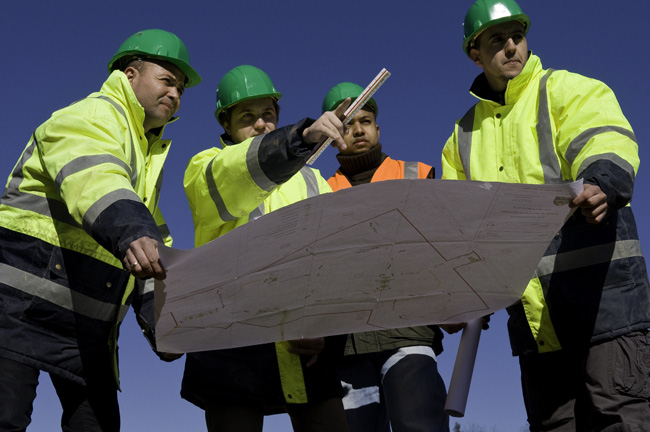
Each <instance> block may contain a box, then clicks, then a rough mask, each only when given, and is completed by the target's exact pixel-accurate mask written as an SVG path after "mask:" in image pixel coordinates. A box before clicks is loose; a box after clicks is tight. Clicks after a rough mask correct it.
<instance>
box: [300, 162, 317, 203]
mask: <svg viewBox="0 0 650 432" xmlns="http://www.w3.org/2000/svg"><path fill="white" fill-rule="evenodd" d="M300 174H302V178H303V179H304V180H305V184H306V185H307V198H311V197H315V196H318V195H320V191H319V190H318V179H317V178H316V174H315V173H314V170H312V169H311V168H307V167H303V168H301V169H300Z"/></svg>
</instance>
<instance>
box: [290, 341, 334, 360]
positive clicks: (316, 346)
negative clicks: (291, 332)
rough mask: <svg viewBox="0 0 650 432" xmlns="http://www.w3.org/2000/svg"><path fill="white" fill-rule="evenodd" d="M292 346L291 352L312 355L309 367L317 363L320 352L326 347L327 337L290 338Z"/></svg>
mask: <svg viewBox="0 0 650 432" xmlns="http://www.w3.org/2000/svg"><path fill="white" fill-rule="evenodd" d="M289 343H290V344H291V348H289V352H292V353H294V354H298V355H310V356H311V358H310V359H309V361H308V362H307V365H306V366H307V367H309V366H311V365H313V364H314V363H316V360H318V354H320V352H321V351H323V348H325V338H322V337H321V338H306V339H295V340H290V341H289Z"/></svg>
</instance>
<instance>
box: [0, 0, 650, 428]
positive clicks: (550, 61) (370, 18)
mask: <svg viewBox="0 0 650 432" xmlns="http://www.w3.org/2000/svg"><path fill="white" fill-rule="evenodd" d="M471 3H472V2H471V1H470V0H462V1H461V0H453V1H452V0H450V1H445V2H441V1H431V0H406V1H394V0H392V1H387V0H375V1H355V0H330V1H327V2H325V1H322V2H316V1H310V0H301V1H299V0H286V1H285V0H280V1H274V2H271V1H260V0H250V1H229V2H226V1H217V0H212V1H207V0H206V1H192V0H185V1H182V2H172V1H169V0H158V1H155V2H153V1H152V2H149V1H146V2H145V1H132V2H124V1H121V0H119V1H111V2H99V1H88V0H86V1H80V0H59V1H52V2H46V1H42V0H21V1H9V0H1V1H0V40H2V57H3V59H4V62H3V64H4V66H3V67H2V69H3V73H2V76H3V77H4V78H2V79H3V80H4V82H5V84H4V86H3V94H4V99H3V103H2V104H0V131H1V134H2V135H1V143H2V144H1V146H2V147H1V148H2V155H1V156H0V176H2V178H3V179H4V178H6V176H8V174H9V172H10V170H11V168H12V167H13V165H14V163H15V162H16V160H17V159H18V157H19V155H20V152H21V151H22V149H23V147H24V145H25V143H26V142H27V140H28V138H29V136H30V134H31V133H32V131H33V130H34V128H36V127H37V126H38V125H39V124H40V123H41V122H43V121H44V120H46V119H47V118H48V117H49V115H50V114H51V112H53V111H54V110H56V109H58V108H60V107H63V106H65V105H68V104H69V103H71V102H73V101H75V100H77V99H80V98H82V97H84V96H86V95H87V94H89V93H91V92H93V91H96V90H98V89H99V87H100V86H101V83H102V82H103V81H104V79H105V78H106V76H107V71H106V64H107V62H108V60H109V59H110V58H111V57H112V55H113V54H114V53H115V51H116V49H117V47H118V46H119V44H120V43H121V42H122V41H123V40H124V39H126V38H127V37H128V36H130V35H131V34H133V33H135V32H136V31H138V30H142V29H147V28H163V29H166V30H170V31H172V32H174V33H176V34H177V35H179V36H180V37H181V38H182V39H183V40H184V41H185V43H186V44H187V46H188V48H189V50H190V54H191V59H192V64H193V66H194V67H195V68H196V69H197V70H198V71H199V72H200V73H201V75H202V76H203V83H202V84H201V85H200V86H198V87H194V88H191V89H189V90H188V91H187V92H186V93H185V95H184V96H183V101H182V102H183V103H182V106H181V109H180V111H179V113H178V114H179V117H180V120H179V121H178V122H176V123H174V124H173V125H171V126H169V127H168V128H167V130H166V133H165V135H166V137H167V138H172V139H173V140H174V143H173V146H172V150H171V156H170V157H169V159H168V161H167V164H166V166H165V181H164V185H163V192H162V199H161V204H160V205H161V208H162V210H163V213H164V215H165V217H166V219H167V222H168V225H169V227H170V229H171V232H172V234H173V236H174V238H175V246H176V247H178V248H190V247H192V245H193V229H192V219H191V216H190V212H189V208H188V205H187V201H186V198H185V194H184V192H183V188H182V176H183V172H184V169H185V165H186V163H187V161H188V160H189V159H190V158H191V157H192V156H193V155H194V154H196V153H198V152H199V151H201V150H203V149H205V148H207V147H212V146H215V145H217V143H218V136H219V135H220V134H221V133H222V130H221V128H220V126H219V125H218V123H217V121H216V120H215V119H214V115H213V113H214V107H215V90H216V87H217V83H218V82H219V79H220V78H221V76H223V74H224V73H226V72H227V71H228V70H229V69H231V68H232V67H234V66H237V65H240V64H253V65H255V66H258V67H260V68H262V69H264V70H265V71H266V72H267V73H268V74H269V75H270V77H271V79H272V80H273V81H274V83H275V85H276V88H277V89H278V90H279V91H281V92H283V93H284V97H283V98H282V100H281V102H280V104H281V107H282V110H281V116H280V123H281V124H288V123H292V122H295V121H297V120H299V119H300V118H302V117H305V116H310V117H316V116H318V115H319V114H320V106H321V102H322V99H323V97H324V95H325V93H326V92H327V91H328V90H329V88H331V87H332V86H333V85H335V84H336V83H338V82H340V81H354V82H357V83H359V84H360V85H362V86H364V87H365V85H366V84H367V83H368V82H369V81H370V80H371V79H372V78H374V77H375V75H376V74H377V73H378V72H379V71H380V70H381V68H382V67H385V68H387V69H388V70H389V71H390V72H391V73H392V76H391V77H390V79H389V80H388V81H387V82H386V83H385V84H384V85H383V87H382V88H381V89H380V90H379V92H378V93H377V95H376V100H377V103H378V104H379V116H378V124H379V125H380V127H381V142H382V144H383V146H384V151H385V152H386V153H388V154H389V155H391V156H392V157H393V158H397V159H404V160H420V161H423V162H427V163H429V164H431V165H434V166H435V167H436V168H437V170H438V175H440V174H441V172H440V170H441V166H440V153H441V150H442V147H443V145H444V143H445V141H446V139H447V138H448V136H449V135H450V133H451V131H452V127H453V124H454V122H455V121H456V120H457V119H458V118H460V117H461V116H462V115H463V114H464V113H465V111H466V110H467V109H468V108H469V107H470V105H471V104H473V103H474V101H475V99H474V98H473V97H472V96H470V95H469V93H468V91H467V90H468V88H469V85H470V83H471V81H472V80H473V78H474V77H475V75H477V74H478V73H479V72H480V70H479V68H478V67H477V66H475V65H474V64H473V63H472V62H470V61H469V59H468V58H467V57H465V55H464V53H463V52H462V50H461V40H462V27H461V23H462V21H463V18H464V16H465V12H466V10H467V8H468V7H469V5H470V4H471ZM520 5H521V6H522V8H523V9H524V11H525V12H526V13H528V15H529V16H530V17H531V30H530V32H529V34H528V45H529V48H530V49H531V50H532V51H533V53H535V54H537V55H539V56H540V57H541V59H542V63H543V65H544V67H546V68H549V67H552V68H554V69H568V70H571V71H573V72H578V73H581V74H583V75H587V76H590V77H592V78H596V79H600V80H602V81H604V82H606V83H607V84H608V85H609V86H610V87H612V89H613V90H614V91H615V93H616V95H617V96H618V100H619V103H620V105H621V106H622V108H623V111H624V112H625V114H626V115H627V118H628V120H629V121H630V123H631V124H632V127H633V128H634V130H635V132H636V136H637V139H638V142H639V144H640V149H639V153H640V156H641V160H642V164H641V168H640V171H639V174H638V177H637V182H636V190H635V196H634V201H633V207H634V209H635V213H636V216H637V221H638V223H639V231H640V235H641V242H642V246H643V247H645V249H646V252H648V251H649V250H650V227H649V226H648V218H647V213H648V210H649V205H648V193H649V192H650V175H649V174H648V173H647V171H645V169H646V165H645V163H644V161H647V160H648V159H649V158H650V150H648V148H647V146H646V143H647V142H648V141H649V140H650V132H649V128H648V125H647V123H645V122H646V121H647V118H648V108H647V103H648V102H647V101H648V96H650V94H649V93H650V92H649V86H648V65H649V63H648V60H647V58H646V57H645V55H644V54H645V51H646V50H645V49H644V45H645V44H646V43H647V39H648V35H647V31H646V29H647V21H648V16H650V3H648V2H647V1H645V0H630V1H626V2H619V3H618V4H616V3H614V2H611V1H604V0H591V1H588V2H587V1H566V0H545V1H543V2H542V1H533V0H520ZM334 156H335V151H334V150H333V149H329V150H327V151H326V152H325V153H324V154H323V155H322V156H321V157H320V159H319V160H318V161H317V162H316V167H317V168H319V169H320V170H321V172H322V174H323V176H325V177H329V176H330V175H331V174H332V173H333V172H334V171H335V169H336V167H337V164H336V160H335V157H334ZM431 223H435V221H431ZM506 318H507V316H506V314H505V312H503V311H501V312H499V313H497V314H496V315H495V316H494V317H493V320H492V325H491V328H490V330H488V331H487V332H484V333H483V336H482V340H481V344H480V347H479V352H478V358H477V365H476V368H475V372H474V379H473V382H472V388H471V391H470V397H469V400H468V404H467V410H466V415H465V417H464V418H462V419H453V418H452V420H451V425H452V427H453V424H454V422H458V423H460V424H461V425H462V426H463V427H470V426H472V425H481V426H483V427H485V429H484V430H485V431H486V432H492V431H504V432H520V431H522V430H524V428H525V424H526V416H525V412H524V408H523V404H522V401H521V395H520V388H519V369H518V364H517V361H516V359H515V358H513V357H511V355H510V349H509V345H508V340H507V333H506V328H505V322H506ZM459 340H460V336H459V335H452V336H447V337H446V338H445V348H446V349H445V352H444V353H443V354H442V355H441V356H440V358H439V363H440V370H441V373H442V376H443V378H444V379H445V382H446V383H447V384H449V379H450V377H451V372H452V369H453V364H454V359H455V353H456V348H457V346H458V342H459ZM120 354H121V372H122V389H123V392H122V393H121V394H120V404H121V409H122V425H123V427H122V430H124V431H127V432H130V431H162V432H168V431H201V430H205V427H204V421H203V416H202V411H201V410H199V409H197V408H195V407H194V406H193V405H191V404H189V403H188V402H185V401H184V400H182V399H181V398H180V396H179V389H180V380H181V376H182V371H183V365H184V359H181V360H178V361H176V362H174V363H171V364H167V363H163V362H161V361H159V360H158V359H157V357H156V356H155V355H154V354H153V353H152V352H151V351H150V350H149V348H148V346H147V344H146V342H145V340H144V338H142V337H141V336H140V334H139V329H138V327H137V325H136V324H135V321H134V319H133V317H132V314H129V317H128V318H127V320H126V321H125V322H124V324H123V326H122V337H121V339H120ZM59 419H60V406H59V403H58V400H57V398H56V395H55V394H54V391H53V390H52V387H51V384H50V381H49V378H48V377H47V375H42V385H41V386H40V387H39V395H38V398H37V401H36V404H35V407H34V416H33V423H32V426H31V427H30V428H29V430H30V431H32V432H47V431H53V430H59V429H60V428H59V426H58V424H59ZM264 430H265V431H285V430H291V428H290V425H289V421H288V418H287V416H286V415H279V416H273V417H269V418H268V419H267V421H266V423H265V428H264Z"/></svg>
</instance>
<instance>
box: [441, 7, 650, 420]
mask: <svg viewBox="0 0 650 432" xmlns="http://www.w3.org/2000/svg"><path fill="white" fill-rule="evenodd" d="M529 28H530V19H529V17H528V16H527V15H526V14H524V13H523V11H522V10H521V8H520V7H519V5H518V4H517V3H516V2H515V1H514V0H478V1H476V2H475V3H474V4H473V5H472V6H471V7H470V9H469V10H468V12H467V15H466V17H465V22H464V39H463V50H464V51H465V53H466V54H467V56H468V57H469V58H470V59H471V60H472V61H473V62H474V63H475V64H476V65H477V66H479V67H480V68H481V69H482V70H483V73H481V74H480V75H479V76H478V77H477V78H476V79H475V80H474V83H473V84H472V87H471V93H472V94H473V95H474V96H476V97H477V98H478V99H479V101H478V103H476V105H474V106H473V107H472V108H470V110H469V111H468V112H467V114H465V116H464V117H463V118H462V119H460V120H459V121H458V122H457V124H456V127H455V129H454V132H453V134H452V136H451V137H450V138H449V140H448V141H447V143H446V145H445V147H444V150H443V155H442V165H443V178H445V179H458V180H479V181H499V182H507V183H529V184H547V183H548V184H553V183H563V182H571V181H575V180H578V179H581V180H583V181H584V186H583V189H582V191H581V193H580V194H579V195H578V196H577V197H576V198H574V199H573V200H572V201H571V203H570V206H571V207H572V208H575V209H576V211H575V213H574V214H573V215H572V216H571V217H570V219H569V220H568V221H567V222H566V223H565V224H564V226H563V227H562V229H561V230H560V232H558V233H557V235H556V236H555V237H554V238H553V240H552V241H551V243H550V245H549V247H548V249H547V250H546V252H545V254H544V257H543V258H542V260H541V262H540V263H539V266H538V268H537V270H536V272H535V274H534V275H533V278H532V279H531V281H530V283H529V284H528V287H527V288H526V291H525V293H524V295H523V298H522V299H521V301H520V302H518V303H516V304H515V305H513V306H511V307H509V308H508V312H509V314H510V319H509V322H508V329H509V333H510V342H511V346H512V350H513V353H514V355H517V356H519V362H520V366H521V379H522V387H523V395H524V402H525V406H526V410H527V414H528V422H529V423H530V430H531V431H560V430H561V431H568V430H585V431H587V430H588V431H604V430H608V431H613V430H626V431H627V430H630V431H631V430H647V429H648V425H650V404H649V403H648V402H649V400H650V399H649V398H650V381H649V376H648V371H649V370H650V336H649V335H648V327H649V326H650V285H649V283H648V275H647V270H646V264H645V260H644V258H643V255H642V253H641V247H640V244H639V237H638V234H637V230H636V224H635V221H634V216H633V214H632V209H631V207H630V201H631V200H632V190H633V187H634V179H635V176H636V172H637V169H638V165H639V156H638V146H637V142H636V138H635V135H634V132H633V131H632V128H631V127H630V124H629V123H628V121H627V120H626V118H625V116H624V115H623V113H622V112H621V109H620V107H619V104H618V102H617V100H616V97H615V95H614V93H613V92H612V91H611V90H610V89H609V88H608V87H607V86H606V85H605V84H603V83H602V82H600V81H597V80H594V79H589V78H586V77H584V76H581V75H578V74H574V73H570V72H567V71H565V70H553V69H547V70H545V69H543V68H542V64H541V61H540V59H539V57H537V56H536V55H533V54H532V53H531V52H530V51H529V50H528V41H527V39H526V35H527V33H528V30H529Z"/></svg>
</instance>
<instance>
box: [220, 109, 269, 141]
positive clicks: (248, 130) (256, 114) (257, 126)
mask: <svg viewBox="0 0 650 432" xmlns="http://www.w3.org/2000/svg"><path fill="white" fill-rule="evenodd" d="M277 126H278V112H277V110H276V109H275V102H274V101H273V99H271V98H264V99H251V100H247V101H243V102H239V103H238V104H236V105H235V106H233V107H232V109H231V111H230V119H229V120H227V121H224V123H223V128H224V130H225V131H226V133H227V134H228V135H230V138H232V141H233V143H234V144H239V143H240V142H242V141H244V140H246V139H248V138H251V137H255V136H258V135H263V134H265V133H269V132H271V131H274V130H275V129H276V127H277Z"/></svg>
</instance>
